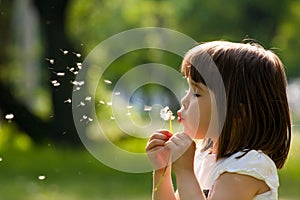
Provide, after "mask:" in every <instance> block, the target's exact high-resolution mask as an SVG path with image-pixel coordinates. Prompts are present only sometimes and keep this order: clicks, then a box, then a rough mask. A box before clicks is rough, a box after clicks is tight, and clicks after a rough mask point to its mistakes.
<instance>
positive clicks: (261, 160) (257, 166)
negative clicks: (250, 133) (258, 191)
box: [213, 150, 279, 191]
mask: <svg viewBox="0 0 300 200" xmlns="http://www.w3.org/2000/svg"><path fill="white" fill-rule="evenodd" d="M243 154H244V152H238V153H235V154H233V155H232V156H230V157H228V158H224V159H222V160H220V162H218V164H217V166H216V168H215V173H214V177H213V182H215V181H216V180H217V179H218V177H219V176H220V175H221V174H223V173H225V172H231V173H238V174H243V175H248V176H251V177H254V178H257V179H259V180H263V181H265V183H266V184H267V185H268V186H269V187H270V189H271V190H272V191H277V189H278V187H279V180H278V174H277V168H276V166H275V164H274V162H273V161H272V159H271V158H269V157H268V156H267V155H266V154H264V153H263V152H261V151H255V150H251V151H249V152H248V153H247V154H246V155H244V156H243V157H241V158H236V157H238V156H240V155H243Z"/></svg>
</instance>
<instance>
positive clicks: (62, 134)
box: [34, 0, 81, 144]
mask: <svg viewBox="0 0 300 200" xmlns="http://www.w3.org/2000/svg"><path fill="white" fill-rule="evenodd" d="M34 3H35V5H36V7H37V9H38V11H39V14H40V22H41V27H42V29H43V35H44V36H45V48H44V49H45V55H46V56H45V57H46V58H45V59H46V60H45V62H44V63H45V65H48V68H49V77H50V80H49V84H51V82H52V81H57V82H58V83H59V84H60V85H58V86H53V85H52V84H51V93H52V103H53V109H54V110H53V113H54V116H53V126H54V133H53V134H54V138H56V140H63V141H68V142H70V143H72V144H79V143H81V142H80V139H79V137H78V135H77V131H76V128H75V125H74V122H73V116H72V106H71V104H70V103H66V100H68V99H71V98H72V91H73V85H72V84H71V81H72V80H74V74H73V73H72V72H70V71H69V70H68V67H76V63H77V62H79V59H80V58H79V57H78V56H77V55H76V54H75V53H74V52H75V51H74V48H73V47H72V45H71V44H70V42H69V40H68V37H67V35H66V32H65V15H66V8H67V5H68V3H69V1H68V0H52V1H44V0H35V1H34ZM64 50H66V51H68V53H66V54H64V52H63V51H64ZM76 53H77V52H76ZM51 59H53V60H51ZM46 61H47V62H46ZM53 61H54V62H53ZM44 67H46V66H44ZM57 72H64V73H65V75H64V76H57ZM56 84H57V83H56ZM54 85H55V84H54Z"/></svg>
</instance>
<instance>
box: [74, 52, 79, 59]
mask: <svg viewBox="0 0 300 200" xmlns="http://www.w3.org/2000/svg"><path fill="white" fill-rule="evenodd" d="M73 54H74V55H75V56H76V57H77V58H80V57H81V54H80V53H76V52H73Z"/></svg>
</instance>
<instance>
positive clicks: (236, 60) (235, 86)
mask: <svg viewBox="0 0 300 200" xmlns="http://www.w3.org/2000/svg"><path fill="white" fill-rule="evenodd" d="M204 54H207V55H209V56H210V58H211V59H212V61H213V62H214V64H215V65H216V66H217V69H218V70H219V73H220V74H221V77H222V79H223V84H224V87H225V93H226V101H227V102H226V105H225V106H226V116H225V117H224V126H223V128H222V130H221V135H220V136H219V139H218V153H217V159H220V158H224V157H228V156H230V155H232V154H234V153H236V152H238V151H244V152H245V154H246V153H247V152H248V151H250V150H253V149H255V150H261V151H263V152H264V153H265V154H267V155H268V156H269V157H270V158H271V159H272V160H273V161H274V163H275V164H276V167H277V168H282V167H283V165H284V163H285V161H286V159H287V155H288V152H289V148H290V140H291V121H290V114H289V106H288V102H287V96H286V86H287V81H286V75H285V72H284V67H283V64H282V62H281V61H280V59H279V58H278V56H276V54H274V53H273V52H272V51H270V50H265V49H264V48H263V47H261V46H259V45H257V44H243V43H232V42H225V41H214V42H208V43H203V44H201V45H199V46H197V47H194V48H193V49H191V50H190V51H189V52H187V54H186V55H185V58H184V59H183V63H182V67H181V71H182V73H183V74H184V75H185V76H186V77H188V78H191V79H192V80H193V81H195V82H202V83H204V84H206V85H207V86H208V87H209V88H210V84H208V83H207V80H208V82H209V81H210V80H209V78H208V79H205V80H204V79H203V77H204V76H203V77H202V76H201V75H200V73H201V69H202V70H203V68H207V66H206V65H205V64H203V62H202V65H201V64H200V66H199V67H200V70H199V69H197V67H194V66H193V64H191V63H193V59H195V57H197V56H199V55H204ZM199 71H200V73H199ZM205 75H206V74H205ZM205 78H207V77H206V76H205Z"/></svg>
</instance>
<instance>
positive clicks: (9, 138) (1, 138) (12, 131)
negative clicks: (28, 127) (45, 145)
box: [0, 122, 33, 152]
mask: <svg viewBox="0 0 300 200" xmlns="http://www.w3.org/2000/svg"><path fill="white" fill-rule="evenodd" d="M1 123H3V122H1ZM32 146H33V143H32V141H31V139H30V138H29V137H28V135H27V134H26V133H24V132H22V131H20V130H19V129H18V128H17V126H16V125H15V124H14V123H13V122H4V123H3V124H1V125H0V152H2V151H4V150H6V151H8V150H10V149H14V150H19V151H26V150H29V149H30V148H32Z"/></svg>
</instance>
